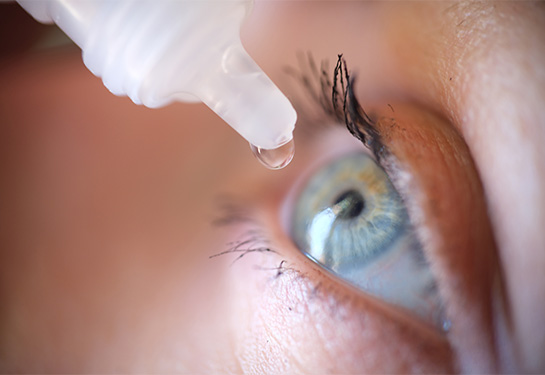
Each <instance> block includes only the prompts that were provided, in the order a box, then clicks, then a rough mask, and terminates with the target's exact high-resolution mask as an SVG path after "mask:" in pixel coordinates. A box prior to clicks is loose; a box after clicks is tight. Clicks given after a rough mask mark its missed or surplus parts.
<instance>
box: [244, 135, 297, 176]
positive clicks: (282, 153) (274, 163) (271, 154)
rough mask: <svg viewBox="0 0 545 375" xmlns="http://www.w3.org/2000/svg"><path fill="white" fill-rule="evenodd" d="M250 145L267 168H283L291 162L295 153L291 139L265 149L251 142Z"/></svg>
mask: <svg viewBox="0 0 545 375" xmlns="http://www.w3.org/2000/svg"><path fill="white" fill-rule="evenodd" d="M250 147H251V149H252V152H253V153H254V155H255V157H256V158H257V160H259V161H260V162H261V164H263V165H264V166H265V167H267V168H269V169H282V168H284V167H285V166H287V165H288V164H289V163H290V162H291V160H292V159H293V155H294V154H295V143H294V142H293V139H292V140H290V141H289V142H288V143H285V144H284V145H282V146H280V147H278V148H273V149H265V148H261V147H257V146H254V145H252V144H250Z"/></svg>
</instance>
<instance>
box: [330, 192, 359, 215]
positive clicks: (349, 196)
mask: <svg viewBox="0 0 545 375" xmlns="http://www.w3.org/2000/svg"><path fill="white" fill-rule="evenodd" d="M334 205H335V206H337V207H338V208H340V211H339V213H338V215H337V217H338V218H339V219H345V220H347V219H353V218H355V217H356V216H358V215H359V214H361V212H362V211H363V209H364V208H365V200H364V199H363V196H362V195H361V194H360V193H359V192H357V191H356V190H348V191H345V192H344V193H342V194H341V195H339V197H338V198H337V199H336V200H335V203H334Z"/></svg>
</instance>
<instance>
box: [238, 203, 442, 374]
mask: <svg viewBox="0 0 545 375" xmlns="http://www.w3.org/2000/svg"><path fill="white" fill-rule="evenodd" d="M252 215H254V217H255V218H256V219H258V220H252V223H251V224H250V223H248V222H246V223H237V224H234V227H232V228H230V232H231V233H244V232H246V231H247V230H248V229H254V230H258V231H262V232H263V233H265V236H266V237H267V238H268V240H270V246H271V248H272V249H274V250H275V252H274V253H273V252H271V253H266V254H265V253H260V254H248V255H247V256H245V257H244V258H242V259H240V260H238V261H236V262H235V263H234V264H233V266H232V269H233V271H232V272H230V275H231V276H232V278H231V282H232V286H233V294H232V296H233V298H241V296H243V297H242V298H244V299H245V301H244V303H245V304H246V305H247V308H246V309H245V312H246V313H245V314H242V315H240V314H236V316H235V321H234V324H235V327H236V329H237V332H238V334H240V335H242V336H243V337H240V339H241V341H240V342H244V343H246V345H244V346H243V347H241V348H239V349H238V351H239V353H240V356H241V363H250V366H251V364H252V363H262V364H263V363H266V364H267V365H269V366H272V367H270V368H267V369H263V368H260V372H265V373H271V372H275V373H279V372H280V373H292V372H296V371H304V372H307V373H308V372H323V371H324V369H331V371H333V372H341V373H342V372H362V371H370V372H412V371H422V369H426V370H425V371H426V372H451V371H452V368H451V367H450V364H451V352H450V347H449V344H448V342H447V341H446V340H445V338H444V337H442V336H441V335H440V334H438V333H437V332H436V331H435V330H433V329H431V328H430V327H428V326H427V325H424V324H419V323H418V322H416V321H415V320H413V319H411V318H407V317H406V316H405V314H404V313H401V312H399V311H397V310H396V309H392V308H390V307H388V305H386V304H384V303H383V302H381V301H379V300H376V299H374V298H371V297H368V296H366V295H364V294H363V293H361V292H360V291H358V290H356V289H354V288H352V287H350V286H349V285H347V284H344V283H342V282H340V281H339V280H335V279H334V278H332V277H331V276H330V275H328V274H327V273H325V272H324V271H323V270H321V269H320V268H319V267H316V266H315V265H314V264H313V263H312V262H310V261H309V260H308V259H307V258H306V257H305V256H304V255H303V254H302V253H301V252H300V251H299V250H298V249H296V248H295V247H294V246H293V244H292V243H291V240H290V239H289V238H287V236H286V235H285V234H284V232H283V231H282V229H281V228H280V227H279V225H278V218H277V215H276V212H275V211H274V210H268V209H267V208H266V207H262V208H261V209H258V210H257V211H256V212H255V213H254V214H252ZM258 222H261V224H257V223H258ZM240 239H242V238H240ZM237 341H238V340H237ZM253 346H257V347H258V348H261V349H259V350H258V351H257V352H256V351H253V350H252V349H251V348H252V347H253ZM268 353H269V354H268ZM264 357H265V358H264ZM392 358H395V360H393V359H392ZM298 366H300V367H298ZM243 369H244V367H243ZM246 370H251V369H246ZM254 370H255V369H254ZM249 372H251V371H249Z"/></svg>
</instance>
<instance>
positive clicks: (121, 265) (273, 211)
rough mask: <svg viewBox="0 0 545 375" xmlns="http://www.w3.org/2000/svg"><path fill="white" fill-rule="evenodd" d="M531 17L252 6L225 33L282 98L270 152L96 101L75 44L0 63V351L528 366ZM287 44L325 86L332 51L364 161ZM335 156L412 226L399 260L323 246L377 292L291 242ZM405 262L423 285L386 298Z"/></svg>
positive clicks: (258, 365) (65, 364) (203, 120)
mask: <svg viewBox="0 0 545 375" xmlns="http://www.w3.org/2000/svg"><path fill="white" fill-rule="evenodd" d="M544 19H545V12H544V10H543V7H542V6H541V4H534V3H523V4H519V3H509V2H502V3H492V4H465V3H454V4H450V3H443V2H440V3H409V4H402V3H367V2H363V3H360V2H350V3H337V2H318V3H317V4H309V3H306V2H280V3H277V2H263V3H261V2H257V3H256V4H255V6H254V9H253V13H252V15H251V16H250V17H249V18H248V20H247V24H246V25H245V26H244V28H243V30H242V34H243V43H244V44H245V46H246V48H247V49H248V52H249V53H250V55H252V56H253V57H254V58H255V59H256V61H257V62H258V64H259V65H260V66H262V68H263V69H264V71H265V72H266V73H267V74H268V75H269V76H270V77H271V78H272V79H273V81H275V82H276V83H277V84H278V86H279V87H280V88H281V89H282V90H283V91H284V92H285V93H286V94H287V95H288V96H289V97H290V98H291V99H292V100H293V102H294V104H295V105H296V109H297V110H298V114H299V121H298V124H297V126H296V133H295V143H296V155H295V158H294V161H293V162H292V164H291V165H290V166H289V167H287V168H285V169H284V170H281V171H269V170H267V169H265V168H264V167H262V166H261V165H260V164H259V163H258V162H257V161H256V160H255V159H254V158H253V157H252V155H251V152H250V151H249V148H248V145H247V144H246V143H245V141H243V140H242V139H240V137H239V136H237V135H236V134H235V133H234V132H233V131H232V130H231V129H230V128H228V127H227V126H225V124H223V123H222V121H221V120H220V119H218V118H217V117H216V116H215V115H214V114H213V113H211V111H210V110H208V109H207V108H205V107H203V106H200V105H189V104H177V105H172V106H169V107H166V108H163V109H155V110H151V109H146V108H142V107H139V106H136V105H134V104H133V103H131V102H130V101H129V99H127V98H118V97H114V96H113V95H111V94H110V93H108V92H107V90H106V89H105V88H104V87H103V86H102V84H101V82H100V81H99V80H98V79H96V78H95V77H93V76H92V75H91V74H90V73H89V72H88V71H87V70H86V69H85V67H84V66H83V64H82V62H81V56H80V52H79V50H77V49H76V48H75V47H73V48H67V49H60V50H54V51H48V52H35V53H30V54H27V55H25V56H24V57H20V58H18V59H17V60H13V61H10V62H6V63H4V64H3V65H1V68H0V77H1V78H0V80H1V82H2V83H3V84H2V85H1V88H0V118H1V124H2V125H1V127H0V131H1V132H2V133H1V134H2V135H1V136H0V150H1V151H0V153H1V155H2V156H1V157H0V173H1V174H2V177H1V179H0V181H1V182H0V196H1V197H2V199H1V201H0V202H1V207H2V209H1V211H0V212H1V215H0V233H1V236H0V241H1V247H0V249H1V252H0V254H1V255H0V256H1V261H0V280H1V283H0V298H1V303H0V306H2V308H1V309H0V329H1V332H2V333H1V334H0V358H2V361H0V363H1V366H2V369H4V370H5V371H21V372H44V371H52V372H109V371H115V372H129V371H134V372H137V371H138V372H173V371H178V372H188V373H214V372H236V373H240V372H247V373H298V372H304V373H325V372H330V373H364V372H372V373H386V372H403V373H406V372H435V373H438V372H452V371H464V372H499V371H510V372H522V371H533V372H542V371H545V363H544V362H543V361H544V359H543V355H542V354H543V353H544V352H545V329H544V328H543V316H545V298H543V297H544V296H545V294H544V293H545V273H544V272H543V269H544V268H545V252H544V249H545V240H543V237H542V235H541V232H542V228H543V227H544V225H545V193H544V192H545V152H544V151H543V150H544V149H543V147H541V142H543V141H545V131H544V126H545V123H544V122H543V119H542V116H541V113H540V109H541V108H542V103H543V101H544V100H545V74H544V70H543V63H544V62H545V43H543V36H542V33H541V32H540V29H541V28H542V25H543V21H544ZM297 51H310V52H311V54H312V56H313V59H314V60H315V61H316V65H317V66H318V68H317V69H318V73H319V74H320V72H321V65H320V63H321V60H322V59H328V60H329V65H328V68H325V65H324V68H325V70H326V72H327V74H328V77H329V79H330V80H331V81H333V71H334V67H335V63H336V62H337V54H339V53H342V54H343V57H344V59H345V60H346V63H347V65H348V71H349V74H350V75H351V77H357V79H356V80H355V81H352V82H354V83H353V86H352V87H353V91H354V94H355V95H356V96H357V98H358V99H359V102H360V104H361V105H362V107H363V108H364V109H365V111H366V112H367V113H368V114H369V117H370V118H371V120H372V121H371V122H372V126H373V129H375V130H376V132H377V134H378V138H377V140H376V141H377V142H379V141H380V146H381V148H380V150H381V153H380V154H379V156H380V157H379V159H380V160H379V161H378V162H377V163H375V161H373V158H374V156H376V155H373V153H372V152H370V151H369V150H368V149H367V148H366V147H365V146H364V145H363V144H362V143H361V142H360V141H357V140H356V139H355V138H354V137H352V136H351V135H350V134H349V132H348V131H347V130H346V129H345V127H344V125H345V124H344V118H343V116H341V118H340V119H339V118H336V116H331V115H327V114H326V113H325V111H324V109H323V106H321V105H319V104H317V103H316V101H315V100H313V99H312V94H311V93H316V92H319V91H320V89H319V87H320V85H319V77H318V78H316V77H314V76H313V74H314V73H313V72H314V69H313V66H312V64H311V63H309V61H310V60H309V58H308V57H306V56H305V57H302V58H301V59H299V60H298V59H297V57H296V56H297ZM6 61H7V60H6ZM286 66H291V67H296V71H297V74H296V75H298V76H300V75H304V76H307V77H311V78H310V82H311V86H312V87H314V89H312V88H308V87H307V88H303V87H302V86H303V85H301V83H300V79H298V78H293V74H291V75H289V74H286V73H285V67H286ZM345 78H346V77H345ZM345 82H346V81H345ZM328 90H329V91H327V95H326V96H328V97H329V93H330V92H331V89H328ZM374 144H375V145H376V144H377V143H374ZM354 154H357V155H361V154H363V155H364V156H363V159H355V160H356V162H354V163H352V164H349V165H348V167H346V168H347V170H348V172H347V173H348V174H349V175H350V173H355V172H354V171H360V169H358V168H362V171H363V168H364V167H360V166H362V165H364V163H373V164H370V165H373V166H376V167H372V168H371V169H372V170H375V169H377V170H379V171H382V170H383V171H384V173H385V176H387V177H384V179H386V180H384V179H383V180H381V181H382V185H381V184H379V183H377V184H373V185H372V186H374V187H376V186H379V187H381V186H382V188H376V189H375V188H373V189H371V188H369V189H368V190H365V191H366V193H365V194H364V198H365V199H364V202H365V204H367V206H365V207H370V205H371V204H372V202H373V200H372V199H371V198H373V197H376V196H380V197H383V195H384V194H385V193H384V191H386V190H388V189H387V188H384V186H386V185H384V184H386V182H384V181H389V182H388V184H391V189H393V190H394V191H395V192H396V193H395V194H396V196H397V194H398V197H399V201H400V204H401V205H402V209H403V212H406V215H407V222H408V223H409V224H407V227H410V228H408V229H406V230H407V231H409V232H407V233H410V238H413V239H415V240H414V241H416V242H415V243H417V245H415V246H414V247H416V248H418V257H419V259H420V261H419V263H418V267H419V268H417V269H416V271H415V272H413V273H410V272H409V271H407V268H403V269H402V271H399V272H397V271H396V272H393V271H392V269H396V268H395V267H394V266H393V265H392V264H393V263H391V262H390V261H388V262H386V261H384V262H385V263H383V264H382V265H381V266H378V264H379V262H380V259H383V258H381V257H382V256H383V255H380V256H376V257H370V258H369V259H367V258H365V261H361V260H360V258H358V257H357V256H354V255H353V254H350V252H349V253H348V254H344V253H342V251H345V250H344V249H346V248H351V247H350V246H352V245H350V246H348V247H347V246H344V245H343V246H340V245H339V246H338V247H339V251H340V252H341V253H342V254H343V255H342V259H343V261H344V262H346V263H348V264H352V263H353V264H356V266H355V267H352V268H351V270H354V269H356V271H357V270H359V268H360V261H361V268H370V267H378V269H379V271H380V272H378V271H377V273H378V274H379V277H380V278H379V279H378V280H379V281H378V283H379V284H380V285H383V284H386V281H385V280H386V279H392V277H393V276H392V274H395V275H396V276H397V277H398V278H397V279H395V282H394V283H393V284H391V286H389V287H388V288H386V287H384V288H385V289H386V291H384V290H381V291H378V292H377V291H376V290H373V289H372V288H369V282H368V281H365V282H362V283H360V284H358V283H357V282H354V278H353V277H352V276H350V275H351V274H350V272H347V271H346V269H345V268H343V267H340V268H338V269H336V270H334V271H335V272H333V271H332V269H331V268H332V267H329V268H324V267H322V266H321V265H320V264H318V263H317V262H314V261H313V260H311V259H310V258H309V257H307V256H306V255H305V253H304V252H303V251H307V252H308V251H309V250H308V249H305V248H303V247H304V246H305V245H304V244H302V242H304V241H300V240H297V233H299V232H298V231H299V229H297V228H298V227H297V225H296V217H298V216H297V215H296V214H295V213H296V212H299V211H297V210H302V211H301V212H303V213H302V214H301V215H302V217H304V218H305V217H307V216H308V219H309V220H310V221H312V220H311V219H312V218H313V217H316V213H314V214H309V213H308V212H310V208H309V207H310V204H306V203H305V204H303V203H301V202H303V201H304V199H305V197H307V196H309V197H310V198H309V199H310V201H313V199H321V198H319V197H322V196H324V197H325V196H328V194H329V195H331V196H332V197H336V198H339V197H341V196H342V194H343V193H346V192H347V191H348V192H350V191H352V190H350V189H348V188H346V186H347V185H346V186H345V185H343V181H345V180H346V179H345V180H343V178H344V177H339V176H340V175H341V173H340V172H339V173H337V174H336V172H335V173H334V171H336V170H337V169H334V167H333V166H335V165H339V164H335V163H341V164H342V165H345V163H347V162H346V160H349V159H350V157H351V155H354ZM365 155H369V156H365ZM358 160H365V161H358ZM365 165H367V164H365ZM365 168H367V167H365ZM373 168H374V169H373ZM367 170H368V169H365V170H364V171H367ZM326 172H327V173H326ZM328 173H329V174H328ZM358 173H359V172H358ZM365 173H367V172H365ZM365 173H364V172H361V175H364V174H365ZM377 173H378V172H376V173H375V172H373V176H374V177H373V178H378V177H377V176H378V175H379V174H377ZM380 173H383V172H380ZM322 175H325V176H328V177H327V178H321V179H320V178H319V176H322ZM317 176H318V177H317ZM343 176H344V175H343ZM310 181H316V182H315V185H314V186H315V189H314V190H312V189H309V188H308V187H309V186H310V185H309V184H310ZM366 181H369V180H366ZM365 186H366V189H367V188H368V187H369V186H371V184H370V183H367V185H365ZM388 186H390V185H388ZM369 191H371V192H369ZM388 191H389V190H388ZM322 192H323V194H322ZM320 194H322V195H320ZM369 194H371V195H369ZM377 194H378V195H377ZM380 194H383V195H380ZM352 196H354V194H352ZM316 197H318V198H316ZM345 197H346V195H345ZM386 198H387V201H388V202H391V199H393V198H391V196H390V195H386ZM386 198H385V199H386ZM324 199H325V198H324ZM377 199H378V198H377ZM341 201H342V199H333V201H332V202H330V203H331V207H332V210H333V209H335V207H337V206H335V205H334V203H339V202H341ZM362 207H363V206H362ZM380 207H381V209H383V206H380ZM339 212H340V211H338V212H337V214H339ZM343 212H345V213H344V214H343V215H344V219H343V220H345V219H346V217H350V219H353V218H354V217H356V216H358V215H359V214H360V212H359V211H358V212H356V213H355V214H354V211H353V210H352V211H350V212H352V214H350V215H349V214H347V213H346V212H349V211H343ZM361 212H365V208H362V209H361ZM380 212H383V211H380ZM400 212H401V211H400ZM305 215H307V216H305ZM313 215H314V216H313ZM399 215H401V216H402V214H399ZM399 215H398V216H399ZM307 221H308V220H307ZM335 228H338V227H335ZM388 228H390V226H388ZM346 230H351V229H346ZM301 231H302V233H303V234H302V238H308V237H305V236H306V235H307V233H306V232H305V229H304V226H303V229H301ZM346 233H350V238H351V241H352V243H353V244H357V245H358V246H359V245H360V244H362V243H366V244H369V243H371V244H375V242H372V241H371V240H370V239H369V238H371V237H369V236H358V235H353V234H352V232H341V234H340V236H339V238H340V240H342V239H345V238H348V237H347V236H348V234H346ZM404 233H405V232H404ZM345 234H346V235H345ZM362 237H365V238H362ZM396 238H397V237H396ZM331 241H333V240H331ZM335 241H337V240H335ZM365 241H367V242H365ZM336 244H338V242H334V245H336ZM328 246H329V245H328ZM366 246H367V245H366ZM369 246H371V245H369ZM329 247H330V246H329ZM406 247H407V246H405V247H403V246H401V247H400V248H402V250H403V251H405V250H404V249H405V248H406ZM400 251H401V250H400ZM407 251H409V250H407ZM336 254H338V253H334V254H333V255H331V256H330V258H331V259H337V258H338V257H340V255H336ZM315 258H319V257H318V256H315ZM330 258H328V259H330ZM324 259H326V258H323V259H322V263H324V262H325V260H324ZM377 259H378V260H377ZM396 259H398V258H396ZM392 262H393V261H392ZM396 264H397V263H396ZM396 267H397V266H396ZM424 272H425V273H426V275H428V274H429V275H430V276H429V277H430V280H431V281H429V283H431V284H426V285H427V286H428V288H427V289H426V288H425V290H426V291H427V293H428V294H426V296H428V297H429V296H431V297H430V298H431V299H428V300H426V299H424V300H423V299H419V298H417V297H415V298H408V299H407V301H408V302H407V303H405V304H403V303H399V302H398V300H396V299H395V298H391V295H392V293H393V292H392V293H390V292H391V290H392V289H391V288H394V289H395V290H402V291H404V290H405V289H400V287H399V285H403V286H404V285H409V286H410V285H412V282H413V281H414V280H415V279H416V278H418V277H419V275H422V274H423V273H424ZM362 284H363V286H362ZM430 285H431V286H430ZM407 288H409V287H407ZM407 290H409V291H410V290H412V289H407ZM400 293H401V294H403V296H405V295H406V294H407V293H409V292H407V293H405V292H400ZM393 294H395V293H393ZM398 294H399V293H398ZM431 300H433V301H432V302H433V303H432V305H433V304H436V305H437V306H439V307H438V309H439V310H440V314H439V318H437V316H435V318H433V319H431V318H429V315H430V314H429V311H431V310H429V306H430V305H429V304H426V301H427V302H430V301H431ZM430 303H431V302H430ZM415 306H416V307H415ZM434 306H435V305H434ZM421 310H422V311H424V313H421V312H419V311H421ZM438 322H439V324H438Z"/></svg>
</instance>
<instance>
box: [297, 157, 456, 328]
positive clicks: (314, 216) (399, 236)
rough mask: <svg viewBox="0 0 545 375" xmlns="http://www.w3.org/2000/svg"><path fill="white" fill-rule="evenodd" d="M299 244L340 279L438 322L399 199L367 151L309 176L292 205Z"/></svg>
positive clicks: (429, 279) (427, 275)
mask: <svg viewBox="0 0 545 375" xmlns="http://www.w3.org/2000/svg"><path fill="white" fill-rule="evenodd" d="M291 235H292V237H293V239H294V241H295V243H296V244H297V246H298V248H299V249H300V250H301V251H303V252H304V253H305V254H306V255H308V256H309V258H311V259H312V260H314V261H316V262H317V263H318V264H320V265H321V266H323V267H325V268H326V269H328V270H330V271H331V272H333V273H334V274H336V275H337V276H339V277H341V278H342V279H344V280H346V281H348V282H350V283H352V284H354V285H356V286H358V287H360V288H361V289H363V290H364V291H366V292H368V293H370V294H373V295H375V296H377V297H379V298H381V299H383V300H385V301H387V302H390V303H392V304H396V305H398V306H402V307H404V308H407V309H409V310H411V311H412V312H414V313H416V314H417V315H419V316H420V317H421V318H423V319H424V320H426V321H428V322H430V323H432V324H435V325H437V326H439V327H442V328H444V327H445V324H446V323H445V322H443V314H442V309H441V300H440V298H439V295H438V293H437V288H436V283H435V280H434V278H433V275H432V273H431V270H430V267H429V265H428V264H427V262H426V260H425V257H424V254H423V252H422V248H421V246H420V244H419V241H418V240H417V238H416V236H415V233H414V230H413V228H412V226H411V224H410V222H409V217H408V215H407V211H406V209H405V206H404V204H403V201H402V199H401V197H400V196H399V194H398V193H397V191H396V190H395V189H394V187H393V185H392V183H391V182H390V180H389V179H388V176H387V175H386V173H385V172H384V171H383V170H382V169H381V168H380V167H379V166H378V165H377V164H376V163H375V161H374V160H373V159H372V158H371V157H370V156H368V155H367V154H365V153H355V154H354V153H352V154H348V155H345V156H343V157H341V158H339V159H337V160H335V161H333V162H331V163H330V164H328V165H325V166H324V167H322V168H321V169H320V170H318V171H317V172H316V173H314V175H312V176H311V177H310V179H309V180H308V181H307V183H306V184H305V186H304V187H303V189H302V191H301V193H300V195H299V197H298V199H297V200H296V203H295V205H294V210H293V220H292V223H291Z"/></svg>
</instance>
